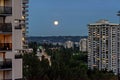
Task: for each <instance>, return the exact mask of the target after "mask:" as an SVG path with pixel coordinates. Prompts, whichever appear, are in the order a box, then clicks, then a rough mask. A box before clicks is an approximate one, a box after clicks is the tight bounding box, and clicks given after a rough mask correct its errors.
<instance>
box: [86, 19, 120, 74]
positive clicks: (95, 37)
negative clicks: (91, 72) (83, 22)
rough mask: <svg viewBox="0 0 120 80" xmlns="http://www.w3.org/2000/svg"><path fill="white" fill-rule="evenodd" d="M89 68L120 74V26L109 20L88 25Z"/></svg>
mask: <svg viewBox="0 0 120 80" xmlns="http://www.w3.org/2000/svg"><path fill="white" fill-rule="evenodd" d="M88 29H89V35H88V44H89V47H88V67H89V68H90V69H94V68H97V69H99V70H102V69H107V70H108V71H110V70H112V71H113V72H114V73H115V74H117V73H118V64H120V63H118V58H120V56H119V55H118V54H120V26H119V24H115V23H110V22H109V21H107V20H100V21H98V22H96V23H94V24H89V25H88Z"/></svg>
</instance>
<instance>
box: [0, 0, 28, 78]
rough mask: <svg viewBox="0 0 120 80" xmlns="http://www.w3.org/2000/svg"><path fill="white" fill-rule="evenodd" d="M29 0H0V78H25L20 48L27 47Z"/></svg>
mask: <svg viewBox="0 0 120 80" xmlns="http://www.w3.org/2000/svg"><path fill="white" fill-rule="evenodd" d="M27 4H28V0H0V80H16V79H19V80H20V79H22V78H23V72H22V58H16V54H18V52H19V50H23V49H27V41H26V31H27V30H26V28H27V21H26V20H27V19H28V18H27V16H28V15H27V12H28V10H27V8H28V5H27Z"/></svg>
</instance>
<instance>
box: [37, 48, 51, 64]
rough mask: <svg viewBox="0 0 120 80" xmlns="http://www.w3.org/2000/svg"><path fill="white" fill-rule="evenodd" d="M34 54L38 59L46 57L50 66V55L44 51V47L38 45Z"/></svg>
mask: <svg viewBox="0 0 120 80" xmlns="http://www.w3.org/2000/svg"><path fill="white" fill-rule="evenodd" d="M36 55H37V57H38V58H39V60H40V61H42V57H44V58H45V59H47V60H48V62H49V65H50V66H51V56H48V54H47V53H46V52H45V49H44V48H43V47H42V46H39V47H38V49H37V54H36Z"/></svg>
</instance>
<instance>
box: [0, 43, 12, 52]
mask: <svg viewBox="0 0 120 80" xmlns="http://www.w3.org/2000/svg"><path fill="white" fill-rule="evenodd" d="M3 50H12V43H0V51H3Z"/></svg>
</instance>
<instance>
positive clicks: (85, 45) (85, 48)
mask: <svg viewBox="0 0 120 80" xmlns="http://www.w3.org/2000/svg"><path fill="white" fill-rule="evenodd" d="M79 48H80V51H82V52H87V51H88V40H87V39H86V38H84V39H81V40H80V42H79Z"/></svg>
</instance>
